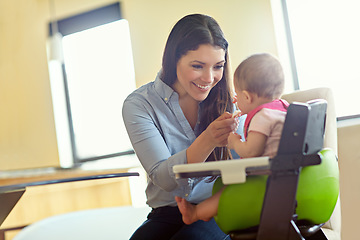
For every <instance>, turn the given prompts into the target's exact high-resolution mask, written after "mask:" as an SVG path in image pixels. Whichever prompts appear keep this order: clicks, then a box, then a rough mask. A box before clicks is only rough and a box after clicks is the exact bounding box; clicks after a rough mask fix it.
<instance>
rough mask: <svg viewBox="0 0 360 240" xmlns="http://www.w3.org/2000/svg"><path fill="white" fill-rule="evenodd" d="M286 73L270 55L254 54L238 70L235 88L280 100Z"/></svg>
mask: <svg viewBox="0 0 360 240" xmlns="http://www.w3.org/2000/svg"><path fill="white" fill-rule="evenodd" d="M284 82H285V80H284V72H283V69H282V66H281V64H280V62H279V60H278V59H276V58H275V57H274V56H272V55H271V54H268V53H260V54H254V55H251V56H250V57H248V58H247V59H245V60H244V61H242V62H241V63H240V65H239V66H238V67H237V68H236V70H235V73H234V86H235V87H236V88H239V89H241V90H242V91H243V90H246V91H248V92H250V93H255V94H257V95H258V96H259V97H265V98H269V99H276V98H280V96H281V94H282V92H283V90H284V84H285V83H284Z"/></svg>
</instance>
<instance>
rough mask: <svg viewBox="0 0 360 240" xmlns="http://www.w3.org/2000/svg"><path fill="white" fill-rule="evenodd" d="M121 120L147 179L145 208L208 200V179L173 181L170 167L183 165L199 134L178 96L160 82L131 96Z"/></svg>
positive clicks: (209, 186) (209, 192)
mask: <svg viewBox="0 0 360 240" xmlns="http://www.w3.org/2000/svg"><path fill="white" fill-rule="evenodd" d="M123 119H124V123H125V126H126V130H127V132H128V135H129V137H130V141H131V143H132V145H133V148H134V150H135V153H136V155H137V157H138V158H139V160H140V162H141V164H142V166H143V167H144V169H145V171H146V172H147V175H148V186H147V189H146V195H147V204H148V205H149V206H150V207H153V208H157V207H161V206H176V201H175V198H174V197H175V196H181V197H186V198H187V200H188V201H190V202H192V203H199V202H201V201H203V200H204V199H206V198H208V197H210V196H211V191H212V186H213V182H208V181H206V180H207V178H192V179H180V180H178V179H176V178H175V174H174V173H173V171H172V167H173V166H174V165H177V164H186V163H187V159H186V149H187V148H188V147H189V146H190V145H191V144H192V143H193V142H194V140H195V139H196V137H197V136H198V135H199V134H200V133H199V131H198V128H199V122H198V123H197V124H196V126H195V129H194V130H193V129H192V128H191V126H190V124H189V122H188V121H187V119H186V118H185V116H184V114H183V112H182V109H181V108H180V105H179V96H178V94H177V93H176V92H175V91H174V90H173V89H172V88H171V87H169V86H168V85H167V84H165V83H164V82H163V81H162V80H161V79H160V78H159V74H158V76H157V77H156V79H155V81H154V82H150V83H148V84H146V85H144V86H142V87H140V88H138V89H137V90H135V91H134V92H133V93H131V94H130V95H129V96H128V97H127V98H126V100H125V101H124V105H123Z"/></svg>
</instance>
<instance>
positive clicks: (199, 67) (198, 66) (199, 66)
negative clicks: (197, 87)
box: [192, 64, 202, 69]
mask: <svg viewBox="0 0 360 240" xmlns="http://www.w3.org/2000/svg"><path fill="white" fill-rule="evenodd" d="M192 67H193V68H195V69H201V68H202V66H201V65H199V64H194V65H192Z"/></svg>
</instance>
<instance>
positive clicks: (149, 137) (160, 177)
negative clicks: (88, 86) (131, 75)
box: [123, 97, 186, 191]
mask: <svg viewBox="0 0 360 240" xmlns="http://www.w3.org/2000/svg"><path fill="white" fill-rule="evenodd" d="M156 110H157V109H154V108H153V106H151V105H150V104H148V103H147V102H146V101H145V100H143V99H141V98H137V97H134V98H133V99H128V100H126V101H125V102H124V105H123V120H124V123H125V127H126V130H127V132H128V135H129V138H130V141H131V143H132V146H133V148H134V150H135V152H136V155H137V157H138V159H139V160H140V162H141V164H142V166H143V167H144V169H145V171H146V173H147V174H148V177H149V178H150V179H151V180H152V182H153V183H154V184H155V185H157V186H159V187H160V188H162V189H164V190H165V191H172V190H174V189H175V188H176V187H177V186H178V184H177V182H176V181H175V178H174V174H173V173H172V166H173V165H176V164H184V163H186V153H185V150H184V151H183V152H178V153H176V154H175V155H173V156H171V155H172V154H171V152H170V151H169V146H168V145H167V144H166V142H165V140H164V138H163V136H162V131H163V129H162V128H161V126H160V125H159V122H158V121H157V119H156V113H155V111H156ZM170 171H171V172H170Z"/></svg>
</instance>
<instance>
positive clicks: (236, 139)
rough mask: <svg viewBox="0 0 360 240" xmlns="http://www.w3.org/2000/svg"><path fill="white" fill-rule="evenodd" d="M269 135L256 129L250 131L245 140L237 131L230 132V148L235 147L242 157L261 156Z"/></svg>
mask: <svg viewBox="0 0 360 240" xmlns="http://www.w3.org/2000/svg"><path fill="white" fill-rule="evenodd" d="M266 140H267V136H266V135H264V134H262V133H260V132H256V131H250V132H249V134H248V137H247V139H246V141H245V142H242V141H241V137H240V136H239V135H238V134H236V133H230V136H229V138H228V148H230V149H234V150H235V152H236V153H237V154H238V155H239V156H241V157H242V158H248V157H259V156H261V155H262V154H263V153H264V149H265V143H266Z"/></svg>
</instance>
